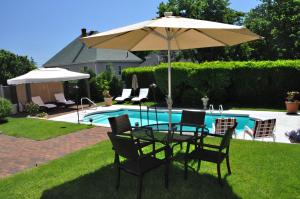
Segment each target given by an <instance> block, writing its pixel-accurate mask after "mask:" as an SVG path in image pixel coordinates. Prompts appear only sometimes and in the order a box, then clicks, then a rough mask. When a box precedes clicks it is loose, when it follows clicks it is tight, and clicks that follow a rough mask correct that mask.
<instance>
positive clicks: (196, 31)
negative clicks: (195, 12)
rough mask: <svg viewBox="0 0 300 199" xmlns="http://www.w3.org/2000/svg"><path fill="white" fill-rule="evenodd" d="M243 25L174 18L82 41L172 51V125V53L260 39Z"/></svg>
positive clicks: (97, 45) (167, 15) (168, 15)
mask: <svg viewBox="0 0 300 199" xmlns="http://www.w3.org/2000/svg"><path fill="white" fill-rule="evenodd" d="M260 38H261V37H260V36H259V35H257V34H255V33H253V32H251V31H250V30H248V29H247V28H245V27H243V26H236V25H230V24H224V23H217V22H211V21H204V20H196V19H189V18H183V17H177V16H176V17H175V16H172V13H170V12H168V13H165V17H162V18H158V19H153V20H149V21H144V22H141V23H137V24H133V25H130V26H125V27H122V28H117V29H113V30H110V31H106V32H102V33H98V34H95V35H91V36H88V37H84V38H82V41H83V42H84V43H85V44H86V45H87V46H88V47H93V48H111V49H124V50H129V51H147V50H167V51H168V97H167V104H168V109H169V125H171V123H172V117H171V114H172V98H171V56H170V51H171V50H181V49H192V48H206V47H216V46H233V45H237V44H240V43H244V42H248V41H252V40H256V39H260Z"/></svg>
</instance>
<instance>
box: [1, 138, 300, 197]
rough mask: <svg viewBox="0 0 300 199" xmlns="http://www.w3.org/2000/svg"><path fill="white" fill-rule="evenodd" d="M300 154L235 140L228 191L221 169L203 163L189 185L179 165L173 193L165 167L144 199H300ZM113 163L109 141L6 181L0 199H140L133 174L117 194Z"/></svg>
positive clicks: (148, 184) (287, 147) (151, 178)
mask: <svg viewBox="0 0 300 199" xmlns="http://www.w3.org/2000/svg"><path fill="white" fill-rule="evenodd" d="M206 139H207V138H206ZM210 141H214V140H210ZM299 154H300V145H291V144H277V143H262V142H253V141H239V140H233V141H232V145H231V167H232V175H230V176H227V175H226V166H225V164H223V165H222V174H223V177H225V180H224V187H223V188H222V187H220V186H219V184H218V180H217V174H216V165H214V164H210V163H202V165H201V171H200V173H198V172H194V171H192V170H189V178H188V180H187V181H185V180H184V179H183V166H182V164H181V163H180V162H173V163H172V167H171V171H170V188H169V190H166V189H165V188H164V184H163V171H164V170H163V168H161V169H157V170H156V171H153V172H150V173H148V174H146V177H145V181H144V191H143V199H147V198H148V199H154V198H155V199H166V198H170V199H171V198H172V199H173V198H174V199H175V198H180V199H181V198H185V199H189V198H192V199H195V198H260V199H261V198H300V189H299V187H300V172H299V165H300V156H299ZM112 162H113V152H112V149H111V145H110V143H109V142H108V141H105V142H102V143H99V144H97V145H95V146H92V147H89V148H86V149H83V150H81V151H78V152H75V153H73V154H70V155H67V156H65V157H63V158H61V159H58V160H54V161H52V162H50V163H48V164H45V165H41V166H39V167H38V168H34V169H31V170H27V171H25V172H23V173H20V174H17V175H14V176H11V177H8V178H6V179H2V180H0V198H5V199H15V198H18V199H19V198H43V199H46V198H53V199H54V198H55V199H59V198H72V199H74V198H75V199H76V198H78V199H79V198H84V199H93V198H95V199H96V198H97V199H101V198H103V199H104V198H122V199H132V198H135V197H136V195H135V194H136V178H135V177H133V176H131V175H128V174H124V173H122V174H121V186H120V189H119V191H116V190H115V188H114V187H115V170H114V167H113V165H112ZM191 166H193V167H194V168H195V167H196V164H193V162H191Z"/></svg>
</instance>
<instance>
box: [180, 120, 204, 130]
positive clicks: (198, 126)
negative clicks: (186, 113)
mask: <svg viewBox="0 0 300 199" xmlns="http://www.w3.org/2000/svg"><path fill="white" fill-rule="evenodd" d="M176 125H180V126H189V127H195V128H203V129H204V128H205V127H206V126H205V124H204V125H197V124H187V123H180V122H179V123H176Z"/></svg>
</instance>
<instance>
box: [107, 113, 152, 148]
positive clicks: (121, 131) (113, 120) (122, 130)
mask: <svg viewBox="0 0 300 199" xmlns="http://www.w3.org/2000/svg"><path fill="white" fill-rule="evenodd" d="M108 121H109V124H110V127H111V132H112V134H114V135H127V136H128V137H131V138H132V134H131V132H132V131H133V130H135V131H148V130H149V129H147V128H143V127H137V128H134V129H133V128H132V127H131V124H130V121H129V117H128V115H127V114H124V115H120V116H118V117H110V118H108ZM134 141H135V142H136V143H137V145H138V148H139V150H140V153H141V154H143V151H142V148H143V147H146V146H149V145H152V148H153V150H155V142H150V141H141V140H139V139H134Z"/></svg>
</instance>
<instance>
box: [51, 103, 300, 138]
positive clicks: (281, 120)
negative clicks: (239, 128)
mask: <svg viewBox="0 0 300 199" xmlns="http://www.w3.org/2000/svg"><path fill="white" fill-rule="evenodd" d="M122 109H130V110H139V109H140V107H139V106H132V105H130V106H128V105H112V106H98V107H97V108H96V109H95V108H93V109H86V110H83V111H82V110H80V111H79V119H80V123H84V124H90V123H89V122H83V121H82V120H83V118H84V116H86V115H89V114H95V113H97V112H98V113H99V112H100V113H101V112H107V111H117V110H122ZM141 109H142V110H143V111H146V110H147V107H146V106H142V107H141ZM151 110H154V108H151ZM157 110H158V111H166V110H168V109H167V108H165V107H157ZM182 110H195V111H199V110H201V109H192V108H173V109H172V111H173V112H180V111H182ZM206 112H207V113H208V114H210V112H209V110H206ZM214 112H215V113H216V112H218V111H217V110H216V111H214ZM222 114H234V115H240V116H245V115H246V116H248V117H249V118H250V119H254V120H257V119H261V120H264V119H273V118H275V119H276V120H277V121H276V129H275V135H276V142H280V143H290V141H289V139H288V138H287V136H286V135H285V132H288V131H291V130H296V129H299V127H300V115H299V114H298V115H287V114H286V113H284V112H276V111H255V110H224V111H223V113H222ZM49 120H53V121H64V122H71V123H77V113H76V112H73V113H67V114H64V115H60V116H57V117H53V118H50V119H49ZM94 125H95V126H103V127H110V126H109V125H98V124H94ZM238 139H243V137H242V136H241V137H238ZM250 139H251V138H250V136H249V137H247V135H246V140H250ZM259 141H272V140H271V139H267V138H265V139H264V140H259Z"/></svg>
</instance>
